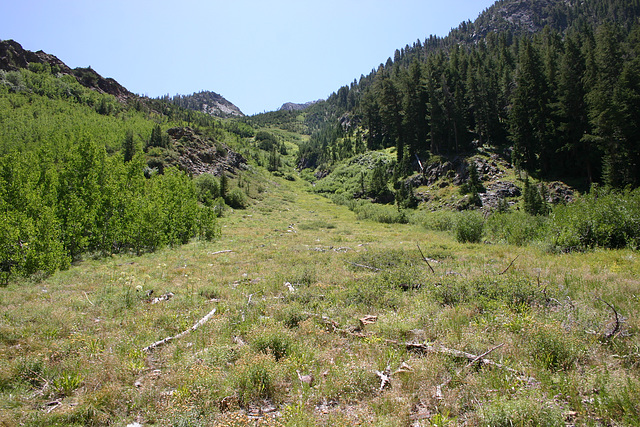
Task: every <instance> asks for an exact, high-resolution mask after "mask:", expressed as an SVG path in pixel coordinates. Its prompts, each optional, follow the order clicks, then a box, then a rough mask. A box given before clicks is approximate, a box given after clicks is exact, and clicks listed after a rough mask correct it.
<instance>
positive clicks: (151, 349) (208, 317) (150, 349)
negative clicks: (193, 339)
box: [142, 308, 217, 353]
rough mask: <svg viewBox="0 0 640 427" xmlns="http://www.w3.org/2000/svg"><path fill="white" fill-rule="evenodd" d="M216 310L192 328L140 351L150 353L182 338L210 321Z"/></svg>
mask: <svg viewBox="0 0 640 427" xmlns="http://www.w3.org/2000/svg"><path fill="white" fill-rule="evenodd" d="M216 310H217V308H214V309H213V310H211V311H210V312H209V313H208V314H207V315H206V316H204V317H203V318H202V319H200V320H198V321H197V322H196V323H195V324H194V325H193V326H192V327H190V328H189V329H187V330H186V331H182V332H180V333H179V334H178V335H174V336H172V337H167V338H165V339H162V340H160V341H156V342H154V343H153V344H151V345H150V346H148V347H145V348H143V349H142V351H144V352H145V353H150V352H151V351H153V350H154V349H156V348H158V347H160V346H162V345H165V344H166V343H168V342H170V341H173V340H175V339H178V338H182V337H183V336H185V335H187V334H189V333H191V332H193V331H195V330H196V329H198V328H199V327H200V326H202V325H204V324H205V323H207V322H208V321H209V319H211V318H212V317H213V315H214V314H216Z"/></svg>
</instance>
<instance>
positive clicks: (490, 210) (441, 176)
mask: <svg viewBox="0 0 640 427" xmlns="http://www.w3.org/2000/svg"><path fill="white" fill-rule="evenodd" d="M639 13H640V4H639V2H638V1H636V0H634V1H617V0H616V1H613V0H612V1H608V2H607V1H603V0H585V1H573V0H568V1H552V0H501V1H498V2H496V4H495V5H494V6H492V7H491V8H489V9H487V10H486V11H485V12H484V13H483V14H482V15H481V16H480V17H479V18H478V19H477V20H476V21H475V22H466V23H463V24H461V25H460V26H459V27H458V28H457V29H455V30H453V31H452V32H451V33H450V35H449V36H448V37H445V38H437V37H431V38H429V39H427V40H425V41H424V43H423V42H420V41H418V42H417V43H416V44H414V45H413V46H412V47H410V46H408V45H407V47H405V48H404V49H402V50H398V51H397V52H396V54H395V55H394V57H393V59H391V58H390V59H389V61H387V63H386V64H382V65H381V66H380V67H378V68H377V69H375V70H373V71H372V72H371V74H369V75H368V76H364V75H363V76H362V77H361V79H360V80H359V81H354V82H353V84H351V85H349V86H345V87H343V88H341V89H339V90H338V91H337V92H336V93H334V94H332V95H331V96H330V97H329V98H328V99H327V100H326V101H318V102H315V103H312V104H311V105H308V106H306V108H303V109H299V110H298V109H291V110H281V111H276V112H269V113H265V114H259V115H256V116H251V117H242V116H240V115H239V114H237V113H238V112H239V110H238V112H236V113H233V112H232V110H233V108H232V107H233V106H232V104H228V101H226V100H224V98H222V97H221V96H220V95H217V94H215V93H213V92H209V91H204V92H200V93H199V94H194V95H193V96H176V97H173V98H170V97H168V96H167V97H163V98H160V99H149V98H144V97H139V96H137V95H134V94H132V93H130V92H128V91H127V90H126V89H125V88H123V87H122V86H120V85H119V84H117V82H115V81H113V80H111V79H104V78H102V77H101V76H100V75H99V74H98V73H97V72H96V71H94V70H92V69H91V68H79V69H75V70H71V69H70V68H68V67H67V66H66V65H64V64H63V63H62V62H61V61H59V60H58V59H57V58H55V57H54V56H53V55H50V54H46V53H44V52H36V53H33V52H27V51H24V50H23V49H22V48H21V47H20V46H19V44H17V43H16V42H13V41H8V42H0V425H7V426H14V425H25V426H40V425H57V426H69V425H71V426H73V425H77V426H88V425H89V426H90V425H129V424H133V423H139V424H141V425H144V426H148V425H159V426H208V425H220V426H257V425H261V426H291V427H293V426H296V427H297V426H303V427H304V426H350V425H367V426H369V425H371V426H411V427H420V426H453V425H465V426H514V425H517V426H538V425H541V426H566V425H586V426H617V425H621V426H622V425H624V426H626V425H629V426H631V425H639V424H640V394H639V393H638V390H639V389H640V339H639V335H638V331H639V327H640V320H639V319H640V304H639V302H638V295H639V291H640V281H639V279H638V278H639V277H640V261H639V260H638V249H639V248H640V187H639V185H640V170H639V169H638V167H639V165H640V148H639V145H638V141H639V140H640V136H639V134H638V130H637V129H636V128H637V126H638V124H639V123H640V118H639V117H638V112H639V111H640V105H637V104H638V100H639V99H640V56H639V55H640V45H639V41H640V40H639V39H638V36H640V27H639V26H638V16H639V15H638V14H639ZM214 103H221V104H220V105H224V108H228V109H229V111H227V113H229V114H231V115H232V116H233V117H225V118H221V117H215V115H216V114H219V112H218V113H216V112H215V111H213V110H214V109H215V108H213V107H214V106H213V104H214ZM205 104H206V106H205ZM233 111H235V110H233ZM240 114H241V113H240Z"/></svg>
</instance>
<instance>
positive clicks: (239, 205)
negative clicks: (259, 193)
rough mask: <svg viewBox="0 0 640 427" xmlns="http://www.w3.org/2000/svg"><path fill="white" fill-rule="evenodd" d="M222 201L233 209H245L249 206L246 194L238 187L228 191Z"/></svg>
mask: <svg viewBox="0 0 640 427" xmlns="http://www.w3.org/2000/svg"><path fill="white" fill-rule="evenodd" d="M224 201H225V202H226V203H227V205H229V206H230V207H232V208H233V209H245V208H246V207H247V206H249V203H248V201H247V196H246V195H245V194H244V192H243V191H242V190H241V189H239V188H234V189H233V190H231V191H229V193H228V194H227V196H226V197H225V198H224Z"/></svg>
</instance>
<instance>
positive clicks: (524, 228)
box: [485, 211, 547, 246]
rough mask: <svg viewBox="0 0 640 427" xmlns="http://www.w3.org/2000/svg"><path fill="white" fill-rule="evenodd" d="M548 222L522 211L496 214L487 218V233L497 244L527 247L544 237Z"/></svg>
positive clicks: (543, 218)
mask: <svg viewBox="0 0 640 427" xmlns="http://www.w3.org/2000/svg"><path fill="white" fill-rule="evenodd" d="M546 224H547V220H546V218H545V217H542V216H532V215H529V214H527V213H524V212H521V211H513V212H506V213H502V212H496V213H494V214H492V215H491V216H489V218H487V222H486V223H485V232H486V233H487V237H488V238H489V239H490V240H492V241H496V242H504V243H508V244H510V245H518V246H522V245H526V244H528V243H531V242H534V241H536V240H537V239H539V238H542V237H543V236H544V233H545V231H546V228H545V227H546Z"/></svg>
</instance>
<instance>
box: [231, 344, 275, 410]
mask: <svg viewBox="0 0 640 427" xmlns="http://www.w3.org/2000/svg"><path fill="white" fill-rule="evenodd" d="M238 363H240V362H238ZM276 365H277V364H276V362H275V361H274V359H273V357H272V356H265V355H258V356H256V357H254V358H253V359H252V360H250V361H248V362H245V363H240V367H239V372H238V373H237V374H236V375H235V376H234V379H235V383H236V384H235V389H236V390H237V393H238V400H239V401H240V404H241V405H246V404H248V403H250V402H252V401H255V400H258V399H273V398H274V397H275V394H276V382H277V378H278V372H277V371H278V370H277V366H276Z"/></svg>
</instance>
